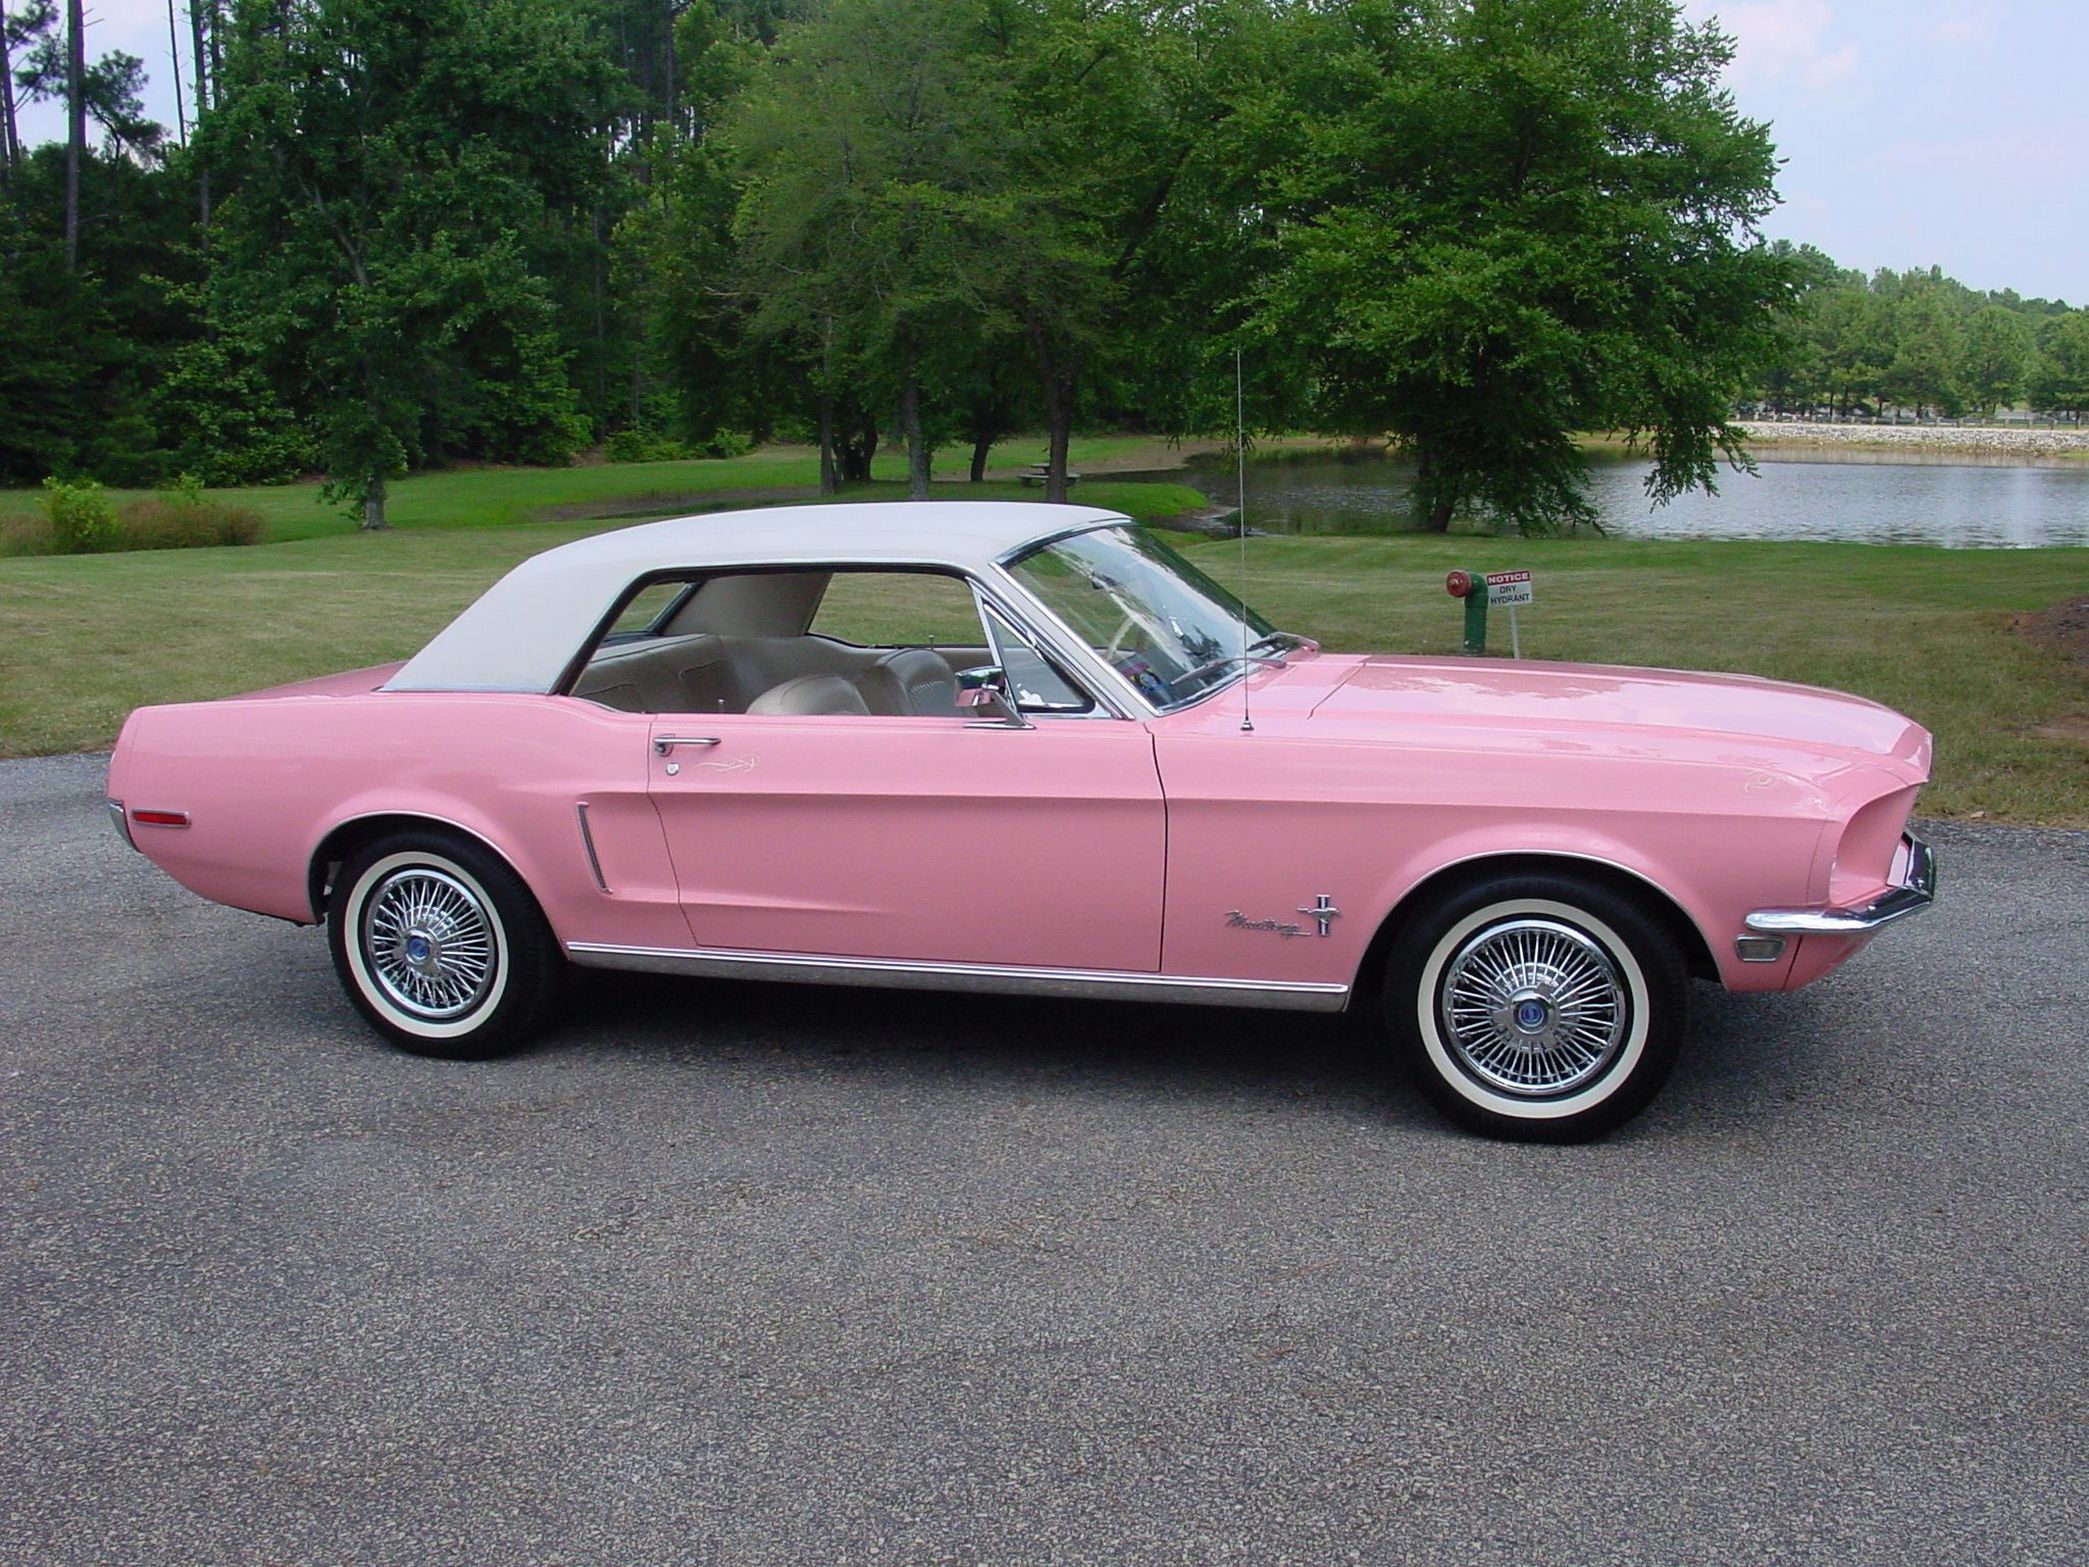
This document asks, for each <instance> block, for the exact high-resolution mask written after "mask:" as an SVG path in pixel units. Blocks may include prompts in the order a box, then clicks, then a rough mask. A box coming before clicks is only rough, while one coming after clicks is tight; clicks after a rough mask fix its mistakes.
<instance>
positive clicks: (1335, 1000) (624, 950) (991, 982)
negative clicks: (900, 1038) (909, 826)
mask: <svg viewBox="0 0 2089 1567" xmlns="http://www.w3.org/2000/svg"><path fill="white" fill-rule="evenodd" d="M566 955H567V956H568V957H570V958H571V959H572V960H573V961H574V962H575V963H577V964H580V965H581V966H583V967H587V968H609V969H625V970H634V971H638V972H641V973H651V974H689V975H698V976H703V977H707V978H713V979H758V980H786V981H795V982H799V983H809V984H823V983H826V984H831V983H844V984H851V985H867V986H872V987H876V988H881V989H898V990H956V991H967V992H972V993H975V994H982V995H1030V996H1039V995H1042V996H1066V997H1079V998H1084V999H1115V1000H1121V1001H1165V1002H1180V1003H1184V1004H1188V1005H1200V1006H1236V1007H1263V1008H1273V1009H1278V1010H1284V1011H1294V1012H1339V1011H1341V1010H1342V1009H1343V1008H1344V1007H1345V1006H1347V1005H1348V1002H1349V987H1348V986H1347V985H1343V984H1334V983H1327V982H1319V981H1304V980H1264V979H1223V978H1217V977H1205V976H1191V975H1177V974H1141V973H1132V972H1128V971H1123V970H1117V969H1057V968H1025V967H1021V966H1017V965H1012V964H1000V963H932V962H926V961H921V962H916V961H910V960H904V959H898V958H838V957H829V956H825V955H822V954H818V953H802V952H755V951H749V950H745V949H741V948H732V947H627V946H617V945H612V944H609V943H604V942H592V941H569V942H567V943H566Z"/></svg>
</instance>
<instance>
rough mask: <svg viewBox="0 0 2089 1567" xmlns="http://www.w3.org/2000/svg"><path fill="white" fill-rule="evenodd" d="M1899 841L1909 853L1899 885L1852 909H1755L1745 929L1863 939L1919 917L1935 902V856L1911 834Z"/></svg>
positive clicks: (1790, 934) (1794, 934)
mask: <svg viewBox="0 0 2089 1567" xmlns="http://www.w3.org/2000/svg"><path fill="white" fill-rule="evenodd" d="M1900 841H1901V842H1902V843H1903V844H1905V845H1906V846H1907V850H1908V863H1907V868H1906V869H1905V870H1904V871H1903V872H1902V880H1901V882H1900V885H1898V886H1896V887H1889V888H1888V889H1887V890H1886V891H1885V892H1883V893H1881V894H1880V895H1879V896H1878V897H1876V898H1874V899H1872V901H1871V902H1869V903H1867V904H1864V905H1863V906H1862V907H1860V908H1854V909H1757V910H1756V911H1755V912H1754V913H1753V914H1751V915H1749V916H1748V919H1747V925H1748V928H1749V929H1750V930H1753V931H1760V932H1761V933H1763V934H1764V935H1768V936H1862V935H1865V934H1867V933H1868V932H1871V931H1875V930H1877V929H1878V928H1879V927H1880V926H1881V925H1890V924H1892V923H1893V921H1895V920H1897V919H1905V918H1906V917H1907V916H1908V915H1910V914H1920V913H1921V912H1922V911H1923V910H1924V909H1926V908H1928V907H1929V906H1930V905H1931V904H1932V903H1934V902H1935V901H1936V898H1937V861H1936V856H1934V855H1933V854H1931V853H1930V851H1929V845H1928V844H1926V843H1924V842H1923V841H1922V840H1921V839H1920V838H1917V837H1916V836H1915V835H1914V834H1913V833H1902V834H1901V838H1900Z"/></svg>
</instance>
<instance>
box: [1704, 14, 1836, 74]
mask: <svg viewBox="0 0 2089 1567" xmlns="http://www.w3.org/2000/svg"><path fill="white" fill-rule="evenodd" d="M1690 9H1691V11H1692V12H1693V13H1694V14H1698V15H1709V16H1713V17H1716V18H1717V19H1718V22H1719V25H1720V27H1721V28H1722V29H1723V30H1725V31H1726V32H1729V33H1731V34H1733V36H1734V39H1735V50H1734V63H1733V67H1732V71H1731V74H1732V76H1733V77H1734V79H1735V80H1736V81H1747V80H1749V79H1751V78H1753V79H1757V80H1768V79H1772V78H1776V77H1790V78H1793V79H1795V80H1798V81H1801V82H1804V83H1805V84H1806V85H1807V86H1809V87H1825V86H1827V85H1828V84H1829V83H1831V82H1836V81H1840V80H1842V79H1843V78H1844V77H1846V76H1848V75H1849V74H1850V73H1851V72H1853V71H1854V70H1855V69H1856V68H1857V46H1856V45H1855V44H1854V43H1849V44H1842V45H1840V46H1837V45H1836V44H1835V42H1834V41H1833V39H1831V37H1830V36H1829V35H1830V33H1831V32H1832V31H1833V29H1834V26H1835V14H1834V12H1833V10H1832V9H1831V8H1830V7H1829V5H1828V0H1744V3H1742V4H1739V5H1726V6H1720V5H1714V4H1698V5H1693V6H1692V7H1691V8H1690Z"/></svg>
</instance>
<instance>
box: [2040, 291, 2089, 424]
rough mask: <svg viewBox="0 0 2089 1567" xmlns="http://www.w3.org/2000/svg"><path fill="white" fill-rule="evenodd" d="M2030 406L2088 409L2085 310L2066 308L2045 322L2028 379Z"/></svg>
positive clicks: (2077, 415)
mask: <svg viewBox="0 0 2089 1567" xmlns="http://www.w3.org/2000/svg"><path fill="white" fill-rule="evenodd" d="M2030 395H2031V406H2032V407H2034V408H2038V409H2042V410H2045V411H2047V412H2051V413H2056V414H2063V413H2064V414H2072V415H2073V416H2074V421H2075V423H2076V424H2080V423H2081V422H2082V415H2083V413H2084V412H2089V310H2070V311H2069V312H2068V313H2067V314H2066V315H2063V316H2056V317H2053V318H2051V319H2050V320H2048V321H2047V322H2046V325H2045V328H2044V330H2043V331H2042V332H2040V334H2039V341H2038V362H2037V368H2036V369H2035V370H2034V371H2033V373H2032V375H2031V381H2030Z"/></svg>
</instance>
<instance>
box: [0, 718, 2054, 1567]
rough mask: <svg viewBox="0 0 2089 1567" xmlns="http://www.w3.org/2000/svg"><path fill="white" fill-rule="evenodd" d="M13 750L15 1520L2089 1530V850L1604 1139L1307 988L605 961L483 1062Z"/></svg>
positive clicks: (4, 1452) (1896, 937)
mask: <svg viewBox="0 0 2089 1567" xmlns="http://www.w3.org/2000/svg"><path fill="white" fill-rule="evenodd" d="M101 769H102V763H101V760H100V759H99V758H92V757H69V758H56V759H50V760H40V761H17V762H7V763H0V851H4V852H0V1561H4V1562H7V1563H24V1564H27V1563H34V1564H37V1567H59V1564H66V1563H85V1562H95V1563H125V1564H131V1563H212V1564H218V1563H314V1564H321V1563H324V1564H344V1563H411V1564H416V1567H423V1564H439V1563H474V1564H477V1563H488V1564H516V1567H521V1564H539V1563H542V1564H551V1563H590V1564H595V1563H601V1564H619V1567H624V1564H632V1567H636V1564H678V1563H721V1564H727V1563H730V1564H740V1563H771V1562H774V1563H817V1564H834V1567H840V1564H847V1563H872V1562H877V1563H940V1562H953V1563H1047V1562H1069V1563H1073V1562H1133V1563H1186V1564H1205V1563H1220V1562H1242V1563H1258V1564H1260V1563H1280V1562H1297V1563H1308V1564H1321V1563H1339V1562H1348V1561H1364V1562H1385V1563H1438V1562H1441V1563H1459V1564H1466V1563H1471V1564H1482V1563H1486V1564H1492V1563H1502V1564H1516V1567H1532V1564H1542V1563H1574V1564H1584V1563H1585V1564H1602V1563H1634V1564H1641V1563H1644V1564H1657V1563H1658V1564H1681V1563H1717V1564H1721V1567H1730V1564H1731V1567H1738V1564H1748V1563H1778V1564H1784V1563H1822V1564H1831V1563H1832V1564H1863V1563H1887V1562H1893V1563H1937V1564H1953V1567H1958V1564H1967V1563H2051V1564H2063V1563H2064V1564H2080V1563H2082V1562H2084V1561H2085V1560H2089V1443H2085V1432H2084V1405H2085V1396H2084V1386H2085V1382H2089V1353H2085V1351H2089V1331H2085V1330H2089V1315H2085V1295H2089V1292H2085V1284H2089V1263H2085V1257H2089V1249H2085V1246H2084V1240H2085V1236H2084V1214H2085V1196H2089V1178H2085V1177H2089V1157H2085V1155H2089V1141H2085V1137H2084V1109H2085V1104H2089V1092H2085V1088H2089V1030H2085V1027H2084V1021H2083V1020H2084V1017H2085V1015H2089V1003H2085V997H2089V834H2080V833H2074V834H2069V833H2052V832H2037V831H2030V830H2021V829H2010V828H2000V827H1982V826H1967V825H1958V826H1942V825H1939V826H1937V827H1936V828H1935V829H1934V831H1933V837H1934V840H1935V842H1936V844H1937V846H1938V849H1939V860H1940V867H1941V874H1942V878H1943V897H1942V900H1941V901H1940V903H1939V904H1938V906H1937V907H1936V908H1935V909H1933V910H1931V911H1930V912H1929V913H1928V914H1926V915H1925V916H1924V917H1922V918H1921V919H1918V920H1914V921H1910V922H1908V923H1906V924H1904V925H1902V926H1900V927H1898V928H1896V929H1894V930H1892V931H1889V932H1887V933H1886V934H1885V935H1884V936H1882V937H1881V939H1880V940H1879V941H1878V942H1877V943H1875V944H1874V945H1873V947H1872V948H1871V949H1870V950H1869V951H1868V952H1866V953H1865V954H1864V955H1862V956H1861V957H1860V958H1859V959H1857V960H1856V962H1854V963H1853V964H1852V965H1850V966H1849V967H1848V968H1847V969H1845V970H1844V971H1843V972H1842V973H1841V974H1838V975H1836V976H1834V977H1832V978H1831V979H1829V980H1827V981H1825V982H1824V983H1822V984H1821V985H1819V986H1817V987H1815V988H1814V989H1812V990H1810V991H1804V992H1801V993H1799V994H1796V995H1791V996H1774V997H1767V998H1755V999H1746V1000H1741V999H1732V998H1728V997H1727V996H1725V995H1724V994H1723V993H1720V992H1718V991H1716V990H1713V989H1711V988H1709V987H1704V986H1699V987H1696V989H1695V993H1694V996H1693V1001H1694V1004H1695V1006H1696V1011H1695V1014H1694V1018H1693V1023H1692V1028H1691V1033H1690V1039H1689V1045H1688V1048H1687V1052H1686V1055H1685V1058H1684V1061H1683V1064H1682V1066H1681V1068H1680V1070H1679V1072H1678V1074H1677V1076H1676V1078H1675V1079H1674V1080H1673V1082H1672V1083H1671V1084H1670V1086H1669V1088H1668V1090H1667V1092H1666V1093H1665V1095H1664V1096H1663V1097H1662V1098H1661V1099H1660V1100H1659V1101H1658V1102H1657V1104H1656V1105H1655V1107H1654V1108H1653V1110H1652V1111H1651V1112H1650V1113H1648V1114H1647V1115H1645V1116H1644V1117H1642V1118H1641V1119H1640V1120H1638V1121H1637V1122H1635V1123H1633V1124H1632V1125H1631V1126H1630V1127H1628V1128H1627V1129H1625V1130H1624V1131H1623V1132H1622V1133H1620V1134H1618V1135H1616V1136H1614V1137H1613V1138H1611V1139H1610V1140H1608V1141H1607V1142H1603V1143H1600V1144H1596V1145H1593V1146H1585V1147H1577V1148H1544V1147H1519V1146H1513V1145H1505V1144H1497V1143H1489V1142H1484V1141H1480V1140H1477V1139H1475V1138H1472V1137H1468V1136H1465V1135H1462V1134H1460V1133H1458V1132H1456V1131H1454V1130H1452V1129H1450V1128H1449V1127H1447V1126H1446V1125H1444V1124H1443V1123H1442V1122H1440V1121H1439V1120H1438V1119H1437V1118H1436V1117H1435V1116H1434V1115H1433V1114H1432V1113H1431V1112H1430V1110H1429V1109H1428V1107H1427V1106H1426V1105H1425V1104H1424V1102H1423V1101H1422V1100H1421V1099H1420V1097H1419V1096H1418V1095H1417V1094H1416V1093H1415V1092H1413V1091H1412V1090H1411V1089H1409V1088H1408V1087H1407V1086H1406V1085H1405V1084H1404V1083H1403V1082H1401V1081H1399V1080H1398V1079H1397V1078H1395V1077H1392V1076H1390V1075H1389V1074H1388V1073H1387V1072H1386V1071H1385V1070H1384V1068H1383V1065H1382V1063H1381V1061H1380V1060H1379V1058H1378V1056H1377V1054H1376V1053H1375V1050H1374V1048H1373V1044H1372V1041H1371V1038H1370V1036H1369V1034H1368V1033H1367V1032H1366V1031H1364V1030H1361V1029H1359V1028H1358V1027H1356V1026H1354V1025H1352V1024H1350V1023H1347V1022H1345V1021H1343V1020H1339V1019H1301V1018H1294V1017H1288V1016H1285V1015H1283V1014H1279V1013H1268V1012H1259V1013H1258V1012H1237V1013H1234V1012H1223V1011H1215V1010H1205V1009H1201V1008H1164V1007H1134V1006H1103V1005H1096V1004H1076V1003H1040V1002H1035V1001H981V1000H978V999H973V998H962V997H948V996H908V995H905V994H901V993H896V992H850V991H844V990H808V989H794V988H790V987H782V986H756V985H744V986H742V985H719V984H702V983H693V982H675V981H669V980H652V979H645V978H640V977H635V976H601V977H595V978H592V979H591V980H590V981H589V982H587V983H585V984H584V985H583V986H582V987H581V988H580V993H579V995H578V996H577V997H576V999H575V1003H574V1005H573V1006H572V1008H571V1009H570V1011H569V1014H568V1016H567V1019H566V1021H565V1022H564V1023H563V1024H562V1025H561V1026H560V1027H559V1029H558V1030H557V1031H556V1033H555V1034H554V1035H553V1036H552V1037H551V1038H550V1039H548V1040H547V1041H546V1042H545V1043H543V1044H542V1045H541V1046H540V1047H538V1048H536V1049H534V1050H532V1051H531V1052H529V1053H528V1054H525V1055H523V1056H521V1057H519V1058H516V1059H512V1060H508V1061H503V1062H496V1063H492V1064H485V1065H457V1064H448V1063H441V1062H429V1061H421V1060H416V1059H414V1058H412V1057H409V1056H405V1055H401V1054H397V1053H395V1052H393V1051H391V1050H389V1049H387V1048H385V1047H384V1046H382V1045H381V1044H380V1043H379V1042H378V1041H377V1040H376V1039H375V1037H374V1036H373V1035H371V1034H370V1033H369V1032H368V1031H367V1030H366V1029H365V1028H364V1027H363V1025H362V1024H361V1023H360V1022H359V1021H358V1020H357V1019H356V1017H355V1016H354V1015H353V1014H352V1013H351V1011H350V1010H349V1008H348V1005H347V1004H346V1002H345V1001H344V1000H343V999H342V998H341V997H340V995H339V994H338V992H337V990H336V988H335V984H334V979H333V974H332V971H331V969H330V968H329V966H328V962H327V957H326V951H325V945H324V942H323V940H322V938H321V936H320V935H319V933H317V932H315V931H310V930H297V929H293V928H291V927H289V926H285V925H280V924H276V923H273V922H270V921H267V920H263V919H259V918H255V917H253V916H250V915H242V914H236V913H233V912H231V911H229V910H225V909H219V908H215V907H212V906H209V905H206V904H204V903H202V902H200V901H198V900H197V899H195V898H193V897H191V896H190V895H189V894H187V893H186V892H184V891H182V890H181V889H180V888H179V887H177V886H175V885H174V884H173V883H172V882H170V881H168V880H166V879H165V878H164V877H162V876H161V875H160V874H159V873H158V872H157V871H155V870H154V869H153V868H152V867H151V865H149V864H148V863H147V862H146V861H145V860H144V859H143V858H142V857H140V856H138V855H135V854H133V853H131V852H130V851H128V850H127V849H125V848H124V847H122V846H121V845H120V844H119V843H118V841H117V839H116V837H115V836H114V835H113V834H112V833H111V832H110V830H109V827H108V824H107V823H106V821H105V820H104V819H103V811H102V807H101Z"/></svg>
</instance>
